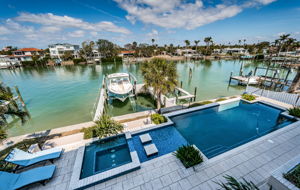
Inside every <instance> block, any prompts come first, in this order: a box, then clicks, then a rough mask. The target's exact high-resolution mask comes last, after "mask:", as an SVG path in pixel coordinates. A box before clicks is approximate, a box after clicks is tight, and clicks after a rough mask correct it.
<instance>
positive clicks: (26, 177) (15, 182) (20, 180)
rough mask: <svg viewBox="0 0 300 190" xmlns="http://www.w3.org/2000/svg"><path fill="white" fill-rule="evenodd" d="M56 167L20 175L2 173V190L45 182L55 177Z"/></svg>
mask: <svg viewBox="0 0 300 190" xmlns="http://www.w3.org/2000/svg"><path fill="white" fill-rule="evenodd" d="M54 171H55V165H48V166H43V167H38V168H34V169H31V170H28V171H25V172H22V173H19V174H15V173H9V172H3V171H0V181H1V185H0V190H14V189H19V188H22V187H24V186H27V185H30V184H33V183H37V182H41V183H42V184H43V185H45V182H46V181H47V180H49V179H51V178H52V177H53V174H54Z"/></svg>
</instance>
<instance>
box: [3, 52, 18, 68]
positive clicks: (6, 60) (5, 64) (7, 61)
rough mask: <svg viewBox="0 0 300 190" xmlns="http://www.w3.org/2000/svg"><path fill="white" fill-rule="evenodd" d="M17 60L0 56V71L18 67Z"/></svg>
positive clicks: (12, 57)
mask: <svg viewBox="0 0 300 190" xmlns="http://www.w3.org/2000/svg"><path fill="white" fill-rule="evenodd" d="M19 65H20V61H19V60H18V58H16V57H14V56H9V55H0V69H2V68H9V67H14V66H19Z"/></svg>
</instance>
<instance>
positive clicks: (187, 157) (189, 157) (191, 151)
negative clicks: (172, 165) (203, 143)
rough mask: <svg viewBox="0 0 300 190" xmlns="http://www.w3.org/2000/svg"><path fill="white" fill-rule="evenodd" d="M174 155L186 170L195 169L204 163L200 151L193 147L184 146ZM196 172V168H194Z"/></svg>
mask: <svg viewBox="0 0 300 190" xmlns="http://www.w3.org/2000/svg"><path fill="white" fill-rule="evenodd" d="M174 155H175V156H176V157H177V158H178V159H179V160H180V161H181V162H182V164H183V165H184V166H185V167H186V168H190V167H193V166H195V165H197V164H200V163H201V162H203V158H202V156H201V154H200V151H199V150H198V149H196V148H195V147H194V146H193V145H183V146H181V147H179V148H178V150H177V151H176V152H175V153H174ZM194 170H195V168H194Z"/></svg>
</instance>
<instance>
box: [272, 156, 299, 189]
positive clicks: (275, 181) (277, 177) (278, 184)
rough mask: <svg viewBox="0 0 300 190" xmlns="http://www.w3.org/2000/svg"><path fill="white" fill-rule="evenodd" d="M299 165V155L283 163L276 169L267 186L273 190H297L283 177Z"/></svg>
mask: <svg viewBox="0 0 300 190" xmlns="http://www.w3.org/2000/svg"><path fill="white" fill-rule="evenodd" d="M299 163H300V155H298V156H296V157H295V158H293V159H292V160H290V161H288V162H287V163H285V164H284V165H283V166H281V167H279V168H278V169H276V170H275V171H274V172H273V173H272V175H271V177H270V178H269V181H268V184H269V185H271V186H272V187H273V189H274V190H299V188H298V187H296V186H295V185H294V184H292V183H291V182H290V181H288V180H287V179H285V178H284V177H283V174H284V173H288V172H289V171H291V170H292V169H293V168H295V167H296V166H297V165H298V164H299Z"/></svg>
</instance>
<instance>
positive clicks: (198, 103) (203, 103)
mask: <svg viewBox="0 0 300 190" xmlns="http://www.w3.org/2000/svg"><path fill="white" fill-rule="evenodd" d="M211 103H213V102H212V101H203V102H196V103H193V104H191V105H189V108H193V107H197V106H203V105H206V104H211Z"/></svg>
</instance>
